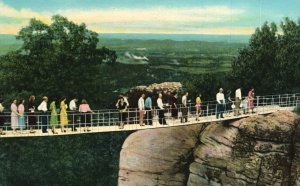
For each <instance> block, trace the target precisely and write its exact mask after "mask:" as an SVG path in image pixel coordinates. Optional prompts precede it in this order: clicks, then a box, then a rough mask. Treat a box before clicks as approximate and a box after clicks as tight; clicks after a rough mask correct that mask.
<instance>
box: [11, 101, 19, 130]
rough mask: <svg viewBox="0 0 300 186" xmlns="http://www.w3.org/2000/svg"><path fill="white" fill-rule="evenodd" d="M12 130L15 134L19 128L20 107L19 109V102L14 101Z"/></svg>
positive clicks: (12, 106)
mask: <svg viewBox="0 0 300 186" xmlns="http://www.w3.org/2000/svg"><path fill="white" fill-rule="evenodd" d="M10 109H11V114H10V116H11V128H12V129H13V132H15V131H16V130H17V128H18V115H19V114H18V107H17V100H16V99H14V100H13V102H12V104H11V106H10Z"/></svg>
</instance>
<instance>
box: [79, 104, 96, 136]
mask: <svg viewBox="0 0 300 186" xmlns="http://www.w3.org/2000/svg"><path fill="white" fill-rule="evenodd" d="M79 112H80V113H81V114H80V115H81V119H80V122H81V126H83V127H84V131H87V132H89V131H91V130H90V127H91V126H92V113H93V111H92V109H91V108H90V105H89V104H88V102H87V101H86V100H85V99H83V100H82V101H81V104H80V105H79Z"/></svg>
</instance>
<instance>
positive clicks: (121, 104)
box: [116, 96, 127, 129]
mask: <svg viewBox="0 0 300 186" xmlns="http://www.w3.org/2000/svg"><path fill="white" fill-rule="evenodd" d="M116 107H117V108H118V109H119V128H120V129H123V128H124V121H126V110H127V103H126V102H125V101H124V97H122V96H120V97H119V99H118V102H117V103H116Z"/></svg>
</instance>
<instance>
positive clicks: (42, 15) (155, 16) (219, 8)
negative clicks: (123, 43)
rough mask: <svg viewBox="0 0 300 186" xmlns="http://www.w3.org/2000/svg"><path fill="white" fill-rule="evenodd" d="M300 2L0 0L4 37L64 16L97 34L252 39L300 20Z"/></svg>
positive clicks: (239, 0) (0, 29)
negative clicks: (267, 27) (266, 28)
mask: <svg viewBox="0 0 300 186" xmlns="http://www.w3.org/2000/svg"><path fill="white" fill-rule="evenodd" d="M299 7H300V1H299V0H0V34H17V33H18V31H19V30H20V29H21V28H22V27H25V26H27V25H28V22H29V20H30V19H31V18H37V19H40V20H41V21H43V22H45V23H47V24H50V23H51V17H52V16H53V15H55V14H60V15H62V16H65V17H67V18H68V19H69V20H71V21H73V22H75V23H85V24H86V25H87V26H88V29H90V30H93V31H96V32H98V33H151V34H220V35H249V34H252V33H253V32H254V31H255V29H256V28H257V27H259V26H261V25H262V24H263V23H264V22H266V21H268V22H275V23H280V21H282V20H283V18H284V17H290V18H292V19H294V20H298V19H299V17H300V16H299V13H298V12H299Z"/></svg>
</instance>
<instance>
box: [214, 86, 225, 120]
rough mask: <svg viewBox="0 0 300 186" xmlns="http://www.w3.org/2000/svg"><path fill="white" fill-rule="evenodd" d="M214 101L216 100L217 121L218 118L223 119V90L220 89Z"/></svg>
mask: <svg viewBox="0 0 300 186" xmlns="http://www.w3.org/2000/svg"><path fill="white" fill-rule="evenodd" d="M216 100H217V112H216V117H217V119H219V116H220V117H221V118H224V117H223V112H224V103H225V97H224V94H223V89H222V88H220V89H219V92H218V93H217V95H216Z"/></svg>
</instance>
